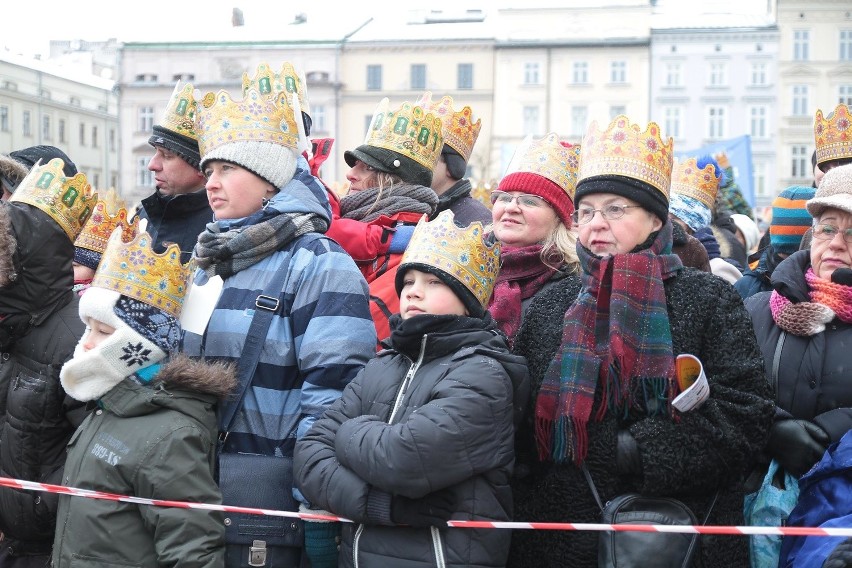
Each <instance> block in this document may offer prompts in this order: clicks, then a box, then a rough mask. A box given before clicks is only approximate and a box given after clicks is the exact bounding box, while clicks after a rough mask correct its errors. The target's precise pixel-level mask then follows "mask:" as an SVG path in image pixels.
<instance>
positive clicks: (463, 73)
mask: <svg viewBox="0 0 852 568" xmlns="http://www.w3.org/2000/svg"><path fill="white" fill-rule="evenodd" d="M457 75H458V77H457V80H456V82H457V83H458V88H459V89H472V88H473V63H459V65H458V72H457Z"/></svg>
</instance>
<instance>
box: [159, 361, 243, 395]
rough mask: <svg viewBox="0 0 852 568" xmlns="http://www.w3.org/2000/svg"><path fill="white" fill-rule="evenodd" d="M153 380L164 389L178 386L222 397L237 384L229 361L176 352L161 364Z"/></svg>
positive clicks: (235, 372) (233, 369) (234, 371)
mask: <svg viewBox="0 0 852 568" xmlns="http://www.w3.org/2000/svg"><path fill="white" fill-rule="evenodd" d="M154 382H155V383H158V384H162V385H163V386H164V387H165V388H166V389H169V388H179V389H181V390H186V391H192V392H198V393H203V394H210V395H213V396H215V397H216V398H224V397H226V396H228V395H229V394H230V393H231V392H232V391H233V390H234V388H235V387H236V386H237V371H236V367H235V366H234V365H233V364H231V363H223V362H221V361H216V362H211V361H205V360H198V359H192V358H190V357H188V356H186V355H184V354H182V353H177V354H175V355H173V356H172V358H171V359H170V360H169V361H168V362H167V363H164V364H163V367H162V368H161V369H160V372H159V373H158V374H157V376H156V377H155V378H154Z"/></svg>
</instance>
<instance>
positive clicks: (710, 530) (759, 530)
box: [0, 477, 852, 537]
mask: <svg viewBox="0 0 852 568" xmlns="http://www.w3.org/2000/svg"><path fill="white" fill-rule="evenodd" d="M0 487H12V488H14V489H26V490H29V491H43V492H46V493H59V494H61V495H71V496H74V497H85V498H87V499H106V500H108V501H120V502H122V503H135V504H138V505H150V506H153V507H176V508H179V509H203V510H205V511H224V512H230V513H246V514H249V515H267V516H270V517H291V518H297V519H302V520H306V521H339V522H343V523H351V522H352V521H351V520H349V519H346V518H343V517H338V516H335V515H318V514H312V513H297V512H295V511H276V510H272V509H257V508H253V507H236V506H233V505H214V504H211V503H192V502H189V501H169V500H163V499H147V498H144V497H132V496H130V495H118V494H115V493H104V492H102V491H93V490H91V489H79V488H77V487H66V486H64V485H51V484H49V483H37V482H35V481H26V480H22V479H12V478H9V477H0ZM447 525H448V526H450V527H455V528H465V529H516V530H517V529H522V530H555V531H598V532H603V531H617V532H662V533H687V534H696V533H697V534H715V535H764V534H765V535H785V536H842V537H850V536H852V527H849V528H846V527H827V528H819V527H738V526H722V525H718V526H713V525H627V524H625V525H610V524H604V523H535V522H532V523H529V522H509V521H505V522H504V521H452V520H451V521H447Z"/></svg>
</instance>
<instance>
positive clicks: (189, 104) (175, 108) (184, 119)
mask: <svg viewBox="0 0 852 568" xmlns="http://www.w3.org/2000/svg"><path fill="white" fill-rule="evenodd" d="M194 91H195V88H194V87H193V86H192V83H187V84H186V85H184V86H183V87H181V86H180V81H178V83H177V84H176V85H175V90H174V91H173V92H172V98H171V99H169V104H168V105H167V106H166V112H165V113H164V114H163V118H162V120H160V123H159V126H162V127H163V128H167V129H168V130H171V131H172V132H176V133H177V134H180V135H181V136H186V137H187V138H191V139H192V140H198V133H197V132H196V131H195V113H196V110H197V108H198V102H197V101H196V100H195V95H194V94H193V93H194Z"/></svg>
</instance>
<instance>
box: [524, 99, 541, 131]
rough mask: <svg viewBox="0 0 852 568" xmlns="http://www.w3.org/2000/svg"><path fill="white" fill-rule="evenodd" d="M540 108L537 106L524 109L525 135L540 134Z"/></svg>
mask: <svg viewBox="0 0 852 568" xmlns="http://www.w3.org/2000/svg"><path fill="white" fill-rule="evenodd" d="M538 131H539V127H538V107H537V106H525V107H524V135H527V134H532V135H536V134H538Z"/></svg>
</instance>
